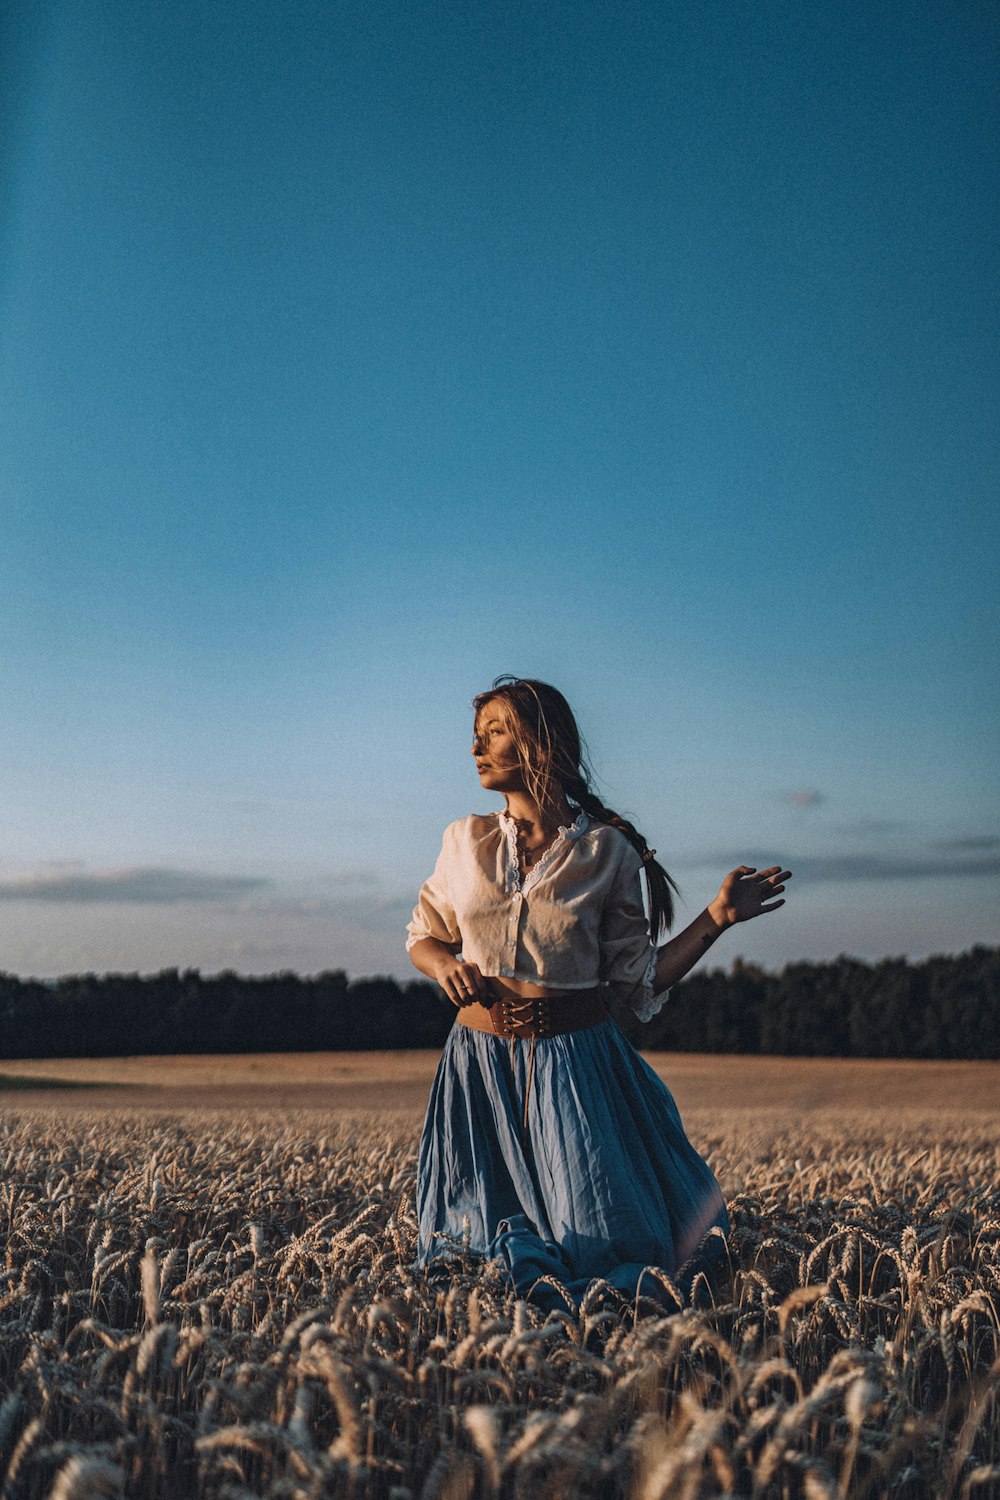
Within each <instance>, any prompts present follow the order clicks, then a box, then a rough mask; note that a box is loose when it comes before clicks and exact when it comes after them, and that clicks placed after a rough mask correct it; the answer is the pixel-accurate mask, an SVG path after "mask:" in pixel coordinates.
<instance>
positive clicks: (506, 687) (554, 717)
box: [472, 675, 677, 942]
mask: <svg viewBox="0 0 1000 1500" xmlns="http://www.w3.org/2000/svg"><path fill="white" fill-rule="evenodd" d="M493 702H496V703H499V704H501V705H502V707H503V710H504V721H505V727H506V729H507V731H508V733H509V734H510V737H511V739H512V740H513V741H514V745H515V748H516V750H517V756H518V762H519V765H520V769H521V773H522V775H523V776H524V785H525V789H526V790H527V792H528V794H529V795H530V796H531V797H533V798H534V800H535V801H536V802H537V803H538V808H539V811H540V812H541V815H542V819H543V821H544V822H546V823H549V824H552V823H555V822H556V820H557V818H558V816H559V813H560V810H561V806H562V802H563V799H564V798H566V799H567V800H568V801H570V802H575V803H576V805H577V806H578V807H582V808H583V810H584V812H585V813H587V814H588V815H589V816H590V817H592V818H596V819H597V821H598V822H599V823H609V824H610V825H611V827H612V828H617V829H619V830H620V832H621V833H623V834H624V835H625V837H626V838H627V839H628V841H629V843H630V844H631V845H632V848H633V849H634V850H635V851H636V853H637V854H638V855H639V858H640V859H641V860H642V868H643V873H644V875H645V877H646V889H647V891H648V893H649V930H650V932H651V933H652V936H653V941H654V942H658V941H659V939H660V938H661V937H662V936H663V934H664V933H665V932H666V931H667V930H668V929H669V927H670V924H671V922H672V921H673V917H674V902H673V896H672V894H671V892H672V891H676V889H677V886H676V885H675V883H674V881H673V880H672V879H671V878H670V876H669V875H668V874H667V872H666V870H665V869H664V868H663V866H662V865H661V864H660V863H659V862H658V861H657V859H656V857H655V856H656V850H655V849H650V847H649V845H648V844H647V843H646V840H645V839H644V838H643V836H642V834H641V833H640V832H639V830H638V829H637V828H636V827H635V825H634V824H633V823H630V822H629V821H628V819H627V818H623V817H622V816H621V814H620V813H616V812H613V811H612V809H611V808H610V807H605V806H604V804H603V802H602V801H601V799H600V798H599V797H598V795H597V793H596V792H595V791H594V788H593V785H592V782H591V778H592V774H593V773H592V772H591V770H590V767H589V766H588V764H587V760H586V756H585V753H584V746H583V741H582V738H581V736H580V730H579V728H578V727H577V722H576V719H575V718H574V717H573V710H572V709H571V708H570V706H569V704H568V703H567V702H566V699H565V698H564V697H563V695H562V693H560V692H559V690H558V689H557V688H554V687H551V686H550V685H549V684H548V683H547V682H539V681H538V680H537V679H535V678H531V677H512V676H509V675H504V676H503V677H498V678H496V680H495V681H494V683H493V686H492V687H491V688H490V689H489V690H488V692H485V693H478V694H477V695H476V697H475V698H473V700H472V706H473V708H474V709H475V712H476V716H477V718H478V716H479V714H480V712H481V711H482V709H483V708H484V707H485V705H486V704H487V703H493Z"/></svg>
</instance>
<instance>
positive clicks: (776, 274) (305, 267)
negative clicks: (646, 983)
mask: <svg viewBox="0 0 1000 1500" xmlns="http://www.w3.org/2000/svg"><path fill="white" fill-rule="evenodd" d="M4 25H5V27H6V35H5V36H4V38H3V41H4V49H3V51H4V56H5V57H6V64H5V71H6V78H5V87H4V89H3V91H2V92H3V93H4V96H5V98H6V100H7V103H6V105H5V106H4V110H5V117H4V119H3V120H0V125H2V126H3V139H4V141H5V142H6V144H5V146H4V148H3V155H2V161H0V170H2V177H0V194H2V199H0V205H2V209H3V222H2V229H0V511H2V523H3V524H2V538H3V545H2V548H0V639H2V641H3V650H2V653H0V695H2V704H3V714H2V729H0V776H2V781H3V785H4V788H5V793H6V795H5V797H4V809H3V837H2V839H0V967H3V968H6V969H8V970H10V971H13V972H20V973H38V974H54V973H60V972H67V971H70V970H74V969H79V968H92V969H97V970H104V969H118V968H125V969H136V968H138V969H142V970H149V969H156V968H159V967H163V966H167V965H174V964H177V965H181V966H184V965H188V964H194V965H200V966H201V967H203V968H205V969H207V970H215V969H218V968H222V967H227V966H232V967H235V968H238V969H242V970H247V971H267V970H273V969H279V968H296V969H300V970H302V971H307V972H313V971H316V970H318V969H322V968H327V967H345V968H347V969H348V970H349V972H351V973H354V974H361V973H374V972H394V973H398V974H401V975H402V974H406V973H407V972H408V971H407V967H406V960H405V957H403V955H402V950H401V938H400V930H401V925H402V923H403V922H404V921H405V919H406V915H407V913H408V910H409V908H410V906H412V902H413V899H414V895H415V891H416V888H417V886H418V885H419V881H420V879H421V878H422V876H423V875H424V874H426V873H427V871H428V870H429V868H430V866H431V864H432V863H433V860H434V857H435V854H436V851H437V847H438V842H439V838H440V832H441V828H442V826H443V824H444V823H445V822H447V821H448V820H449V819H451V818H453V817H456V816H460V815H462V814H463V813H465V812H467V811H471V810H478V811H486V810H490V807H491V806H494V805H496V801H495V799H494V798H491V797H490V796H489V794H484V793H482V792H481V791H480V789H479V787H478V782H477V781H476V779H475V776H474V773H473V768H472V762H471V757H470V756H469V754H468V748H469V740H470V716H469V708H468V705H469V700H470V699H471V697H472V695H473V694H474V693H475V692H477V691H479V690H480V689H482V688H483V687H484V686H485V685H487V684H488V683H489V682H490V680H491V679H492V678H493V677H494V676H495V675H496V674H498V673H500V672H507V671H513V672H517V673H520V674H522V675H534V676H539V677H542V678H545V679H547V680H549V681H553V682H555V683H556V684H557V685H558V686H560V687H561V688H562V689H563V691H565V692H566V694H567V696H568V697H569V698H570V701H571V702H572V703H573V704H574V706H575V707H576V709H577V711H578V715H579V718H580V720H581V724H582V726H583V729H584V732H585V734H586V736H587V738H588V741H589V743H590V748H591V752H592V759H593V762H594V764H595V767H596V769H597V771H598V773H599V776H600V786H601V790H602V791H603V793H604V795H605V800H606V801H608V802H609V803H610V804H611V805H613V806H616V807H618V808H619V809H620V810H622V811H628V812H630V813H632V814H633V815H634V816H635V817H636V819H637V821H638V822H639V825H640V826H641V827H642V828H643V831H644V832H646V833H647V834H648V836H649V838H650V840H651V842H653V843H654V844H655V845H656V846H657V848H658V850H659V851H660V855H661V857H662V858H663V860H664V862H665V863H666V865H667V867H668V868H669V869H671V870H672V871H673V872H674V873H675V875H676V877H677V879H678V881H679V883H680V885H681V887H682V892H683V896H684V900H685V903H686V905H685V906H683V907H682V915H683V914H684V913H685V912H686V913H687V914H688V915H689V916H692V917H693V916H694V915H696V913H697V912H698V911H699V910H700V909H701V907H702V905H704V903H705V902H706V901H707V900H708V899H709V898H710V897H711V896H712V895H713V894H714V891H715V889H716V887H717V884H718V880H719V879H720V878H721V875H722V874H723V873H724V871H725V870H726V869H727V868H729V867H730V866H732V865H734V864H737V863H739V862H741V861H743V860H747V861H749V862H751V863H755V862H758V861H759V862H762V863H763V862H765V861H766V862H771V861H778V860H780V861H783V862H785V863H787V864H788V865H789V866H790V867H791V868H792V869H793V870H795V871H796V880H795V883H794V889H793V891H792V892H790V895H791V897H792V899H791V900H790V901H789V904H788V906H787V907H786V908H785V910H784V911H783V912H782V913H781V915H780V916H777V917H773V918H770V919H763V920H761V921H759V922H757V923H755V924H752V925H751V926H748V927H744V928H741V929H740V930H739V931H738V932H737V933H735V934H731V935H730V936H729V937H728V938H727V939H726V940H725V941H726V944H727V945H728V946H726V947H725V948H723V946H722V945H720V947H718V948H717V949H716V950H715V953H714V959H716V960H718V961H722V962H728V961H729V959H731V958H732V957H733V956H735V954H736V953H741V954H743V955H744V956H746V957H747V958H750V959H754V960H757V961H760V962H764V963H767V964H769V965H778V964H781V963H784V962H786V961H788V960H791V959H798V958H815V959H822V958H829V957H833V956H835V955H836V954H838V953H840V952H848V953H853V954H857V955H861V956H866V957H878V956H882V955H885V954H897V953H904V952H905V953H909V954H911V955H913V956H915V957H917V956H920V955H922V954H925V953H928V952H934V951H936V952H941V951H952V952H953V951H960V950H961V949H963V948H965V947H967V946H969V945H970V944H972V943H974V942H988V943H996V942H998V941H1000V920H998V911H1000V902H998V900H997V895H998V890H997V873H998V871H1000V795H998V782H1000V776H998V754H997V751H998V744H1000V733H998V731H1000V724H998V718H1000V714H998V710H997V703H998V701H1000V699H998V694H997V687H998V683H997V660H998V649H997V647H998V631H997V609H996V601H995V595H996V593H997V587H996V585H997V551H998V546H997V540H998V538H997V521H996V515H997V479H998V474H997V470H998V463H997V455H998V441H997V440H998V417H997V401H996V394H997V350H998V348H1000V338H998V333H1000V328H998V323H1000V319H998V295H997V283H996V276H995V261H996V245H997V230H998V220H1000V205H998V194H997V186H996V184H997V175H996V169H997V155H998V151H997V146H996V139H997V133H996V128H995V127H996V119H997V102H998V101H997V78H998V76H1000V75H998V71H997V67H996V61H997V51H998V40H1000V34H998V27H997V21H996V14H995V11H994V10H993V9H992V8H991V7H988V6H986V5H980V4H972V3H968V4H967V3H958V4H955V5H951V6H947V7H946V6H943V5H932V4H920V3H917V4H914V3H907V4H905V5H903V4H902V3H897V4H893V3H889V4H886V5H883V6H879V7H877V8H873V7H870V6H869V5H867V4H862V3H858V0H851V3H847V4H838V5H833V4H826V5H824V4H818V3H812V0H807V3H797V4H794V5H793V4H791V3H785V4H776V3H772V0H763V3H761V4H757V5H754V6H752V7H748V6H746V5H742V4H739V5H738V4H736V3H718V4H712V5H705V4H703V3H700V0H699V3H694V0H683V3H677V4H650V5H646V4H643V5H640V4H627V3H626V4H622V3H620V0H616V3H614V4H612V3H605V0H594V3H589V4H586V5H581V4H579V3H578V0H574V3H566V4H556V3H549V0H541V3H535V4H531V5H528V4H520V3H508V4H506V5H504V6H502V7H501V6H495V5H492V4H483V3H477V4H469V3H457V0H453V3H442V0H434V3H428V4H422V5H419V6H403V5H393V4H390V3H387V0H366V3H365V4H363V5H362V4H360V3H350V4H335V5H331V4H320V3H313V0H302V3H298V4H286V5H273V4H272V5H264V4H260V3H242V4H240V5H236V4H230V3H222V0H219V3H215V4H209V5H205V4H194V3H190V0H175V3H174V4H173V5H171V6H169V7H167V6H160V7H152V6H150V7H144V6H138V7H126V6H122V5H119V4H116V3H112V0H79V3H75V4H69V3H67V0H49V3H48V4H47V5H40V6H30V7H29V6H28V5H27V4H25V5H24V6H23V7H18V6H17V5H15V6H14V7H13V8H12V9H11V10H10V11H9V12H8V18H7V20H6V22H5V23H4Z"/></svg>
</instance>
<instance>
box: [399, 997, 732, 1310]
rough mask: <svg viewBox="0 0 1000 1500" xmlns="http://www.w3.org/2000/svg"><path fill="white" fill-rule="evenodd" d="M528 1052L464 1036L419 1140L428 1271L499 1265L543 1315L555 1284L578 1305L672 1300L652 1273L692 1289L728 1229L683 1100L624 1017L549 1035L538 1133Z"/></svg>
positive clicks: (539, 1058) (538, 1049) (537, 1088)
mask: <svg viewBox="0 0 1000 1500" xmlns="http://www.w3.org/2000/svg"><path fill="white" fill-rule="evenodd" d="M529 1057H530V1043H529V1042H528V1041H526V1040H523V1039H515V1041H514V1044H513V1049H512V1048H511V1044H510V1042H509V1041H506V1040H504V1039H503V1038H501V1037H496V1036H492V1035H490V1034H489V1033H487V1032H482V1031H474V1030H472V1029H471V1028H470V1027H467V1026H463V1025H462V1024H461V1023H459V1022H456V1023H455V1025H454V1026H453V1028H452V1031H451V1034H450V1035H449V1037H448V1041H447V1043H446V1044H445V1048H444V1052H443V1054H442V1057H441V1061H440V1064H439V1065H438V1069H437V1073H436V1075H435V1078H434V1083H433V1085H432V1088H431V1096H430V1102H429V1104H428V1108H427V1117H426V1120H425V1122H424V1129H423V1134H422V1137H421V1141H420V1155H419V1165H418V1174H417V1211H418V1218H419V1249H418V1263H420V1264H424V1265H426V1264H427V1263H428V1262H430V1261H432V1260H434V1259H436V1258H437V1257H439V1256H454V1255H455V1254H461V1253H463V1252H464V1253H469V1252H472V1253H473V1254H475V1255H481V1256H484V1257H486V1258H487V1259H491V1260H498V1261H500V1262H501V1263H502V1264H503V1265H504V1267H505V1269H506V1271H507V1272H508V1273H509V1277H510V1280H511V1281H512V1283H513V1286H514V1288H515V1290H516V1291H517V1293H518V1294H519V1295H522V1296H525V1297H532V1298H533V1300H535V1301H536V1302H540V1303H541V1304H542V1305H544V1306H558V1305H560V1299H559V1296H558V1293H556V1292H554V1291H553V1289H552V1287H551V1281H553V1280H554V1281H555V1282H558V1283H559V1285H560V1286H561V1287H562V1288H564V1289H565V1292H566V1293H567V1294H568V1298H569V1300H570V1301H571V1302H574V1303H579V1302H580V1300H581V1299H582V1297H583V1296H584V1294H585V1293H586V1291H587V1289H588V1287H589V1286H590V1285H591V1284H592V1282H594V1281H595V1280H598V1279H600V1280H602V1281H604V1282H606V1283H608V1284H609V1285H610V1286H612V1287H614V1288H615V1289H616V1290H617V1291H619V1292H621V1293H623V1294H624V1295H626V1296H629V1297H634V1296H636V1295H637V1294H640V1295H649V1296H652V1297H654V1298H657V1297H659V1298H660V1300H662V1297H660V1291H661V1289H662V1282H661V1281H658V1280H657V1278H656V1277H655V1276H654V1275H650V1274H649V1268H650V1267H655V1268H660V1269H661V1270H663V1271H665V1272H666V1273H667V1275H668V1276H669V1277H670V1278H674V1277H676V1275H677V1273H678V1272H679V1271H681V1270H682V1268H686V1271H687V1277H686V1280H687V1283H688V1284H690V1280H691V1276H692V1275H693V1273H694V1270H695V1269H702V1268H707V1267H709V1266H710V1264H711V1262H712V1261H713V1260H714V1259H716V1258H717V1256H718V1254H719V1253H720V1252H721V1253H724V1241H723V1236H724V1235H725V1234H726V1233H728V1230H729V1219H728V1216H727V1214H726V1208H725V1204H724V1202H723V1199H722V1194H721V1192H720V1191H719V1185H718V1183H717V1182H716V1180H715V1177H714V1176H713V1174H712V1171H711V1169H710V1167H709V1166H708V1164H707V1162H705V1161H704V1160H703V1158H702V1157H701V1156H699V1154H698V1152H697V1151H696V1150H695V1149H694V1147H693V1146H692V1145H691V1143H690V1141H689V1140H688V1138H687V1136H686V1135H685V1133H684V1127H683V1125H682V1124H681V1118H680V1115H679V1114H678V1111H677V1106H676V1104H675V1103H674V1100H673V1096H672V1095H671V1093H670V1091H669V1089H668V1088H667V1087H666V1086H665V1085H664V1084H663V1082H662V1081H661V1080H660V1079H659V1078H658V1077H657V1075H656V1074H655V1073H654V1072H653V1070H652V1068H651V1067H650V1066H649V1065H648V1063H646V1062H645V1061H644V1059H643V1058H642V1057H641V1056H640V1055H639V1053H638V1052H637V1051H636V1049H635V1048H634V1047H633V1046H632V1044H631V1043H630V1042H629V1041H628V1040H627V1038H626V1037H625V1036H624V1035H623V1034H622V1032H621V1031H620V1030H619V1028H618V1026H617V1025H616V1024H615V1023H614V1022H613V1021H611V1020H608V1021H605V1022H602V1023H601V1024H600V1025H599V1026H595V1027H592V1028H590V1029H589V1030H586V1031H572V1032H568V1033H566V1034H565V1035H562V1036H553V1037H545V1038H539V1039H538V1040H537V1041H536V1043H535V1057H534V1068H533V1076H532V1081H531V1091H530V1096H529V1098H528V1110H527V1115H528V1119H527V1127H526V1128H525V1127H524V1124H523V1112H524V1100H525V1090H526V1088H527V1087H528V1068H529ZM713 1229H718V1230H721V1231H722V1235H721V1236H720V1235H718V1234H716V1235H711V1237H710V1238H709V1239H708V1240H706V1236H709V1235H710V1232H711V1231H712V1230H713ZM542 1278H545V1280H544V1281H543V1280H542ZM562 1305H564V1303H563V1304H562Z"/></svg>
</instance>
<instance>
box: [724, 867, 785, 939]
mask: <svg viewBox="0 0 1000 1500" xmlns="http://www.w3.org/2000/svg"><path fill="white" fill-rule="evenodd" d="M791 878H792V872H791V870H783V869H782V868H781V866H780V865H772V866H771V868H770V869H769V870H756V869H751V867H750V866H749V865H740V866H738V868H737V869H735V870H730V872H729V874H728V875H727V876H726V878H725V880H724V881H723V882H722V885H721V886H720V887H719V894H718V895H717V896H716V898H715V900H714V901H713V902H712V903H711V904H710V906H709V908H708V910H709V915H710V916H711V918H712V920H713V922H715V923H717V924H718V926H719V927H732V926H733V924H734V923H735V922H749V920H750V918H751V917H759V916H760V915H761V913H762V912H766V911H777V910H778V907H779V906H784V904H785V903H784V901H783V900H780V901H775V900H774V897H775V896H780V895H781V893H782V891H783V890H784V889H785V881H786V880H791Z"/></svg>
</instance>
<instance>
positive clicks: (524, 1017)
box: [458, 985, 608, 1144]
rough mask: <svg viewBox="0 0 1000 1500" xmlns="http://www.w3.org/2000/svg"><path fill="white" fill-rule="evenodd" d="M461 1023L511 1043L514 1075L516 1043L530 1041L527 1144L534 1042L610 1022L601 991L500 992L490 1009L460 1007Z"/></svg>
mask: <svg viewBox="0 0 1000 1500" xmlns="http://www.w3.org/2000/svg"><path fill="white" fill-rule="evenodd" d="M494 989H500V986H499V985H495V986H494ZM458 1019H459V1020H460V1021H461V1023H462V1025H463V1026H471V1027H472V1029H473V1031H488V1032H490V1033H491V1034H492V1035H493V1036H501V1037H506V1038H508V1039H509V1041H510V1070H511V1074H513V1072H514V1042H515V1039H516V1038H518V1037H523V1038H530V1041H531V1050H530V1052H529V1053H528V1081H527V1083H526V1085H525V1089H524V1109H523V1111H522V1115H521V1128H522V1131H523V1134H524V1141H525V1144H527V1139H528V1101H529V1099H530V1098H531V1084H532V1080H533V1079H534V1076H535V1042H536V1041H537V1040H538V1038H539V1037H543V1038H544V1037H547V1036H564V1035H565V1034H566V1032H568V1031H588V1030H589V1029H590V1028H591V1027H592V1026H600V1024H601V1022H602V1021H606V1020H607V1019H608V1008H607V1006H606V1005H605V1003H604V996H603V995H602V993H601V991H600V990H599V989H594V990H573V991H571V992H570V993H569V994H563V995H543V996H539V997H537V998H534V999H525V998H524V996H523V995H517V994H515V993H514V991H513V990H503V989H500V994H499V996H498V998H497V999H496V1000H494V1001H492V1003H491V1004H489V1005H482V1004H480V1002H479V1001H478V1000H470V1002H469V1003H468V1005H462V1006H460V1007H459V1012H458Z"/></svg>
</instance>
